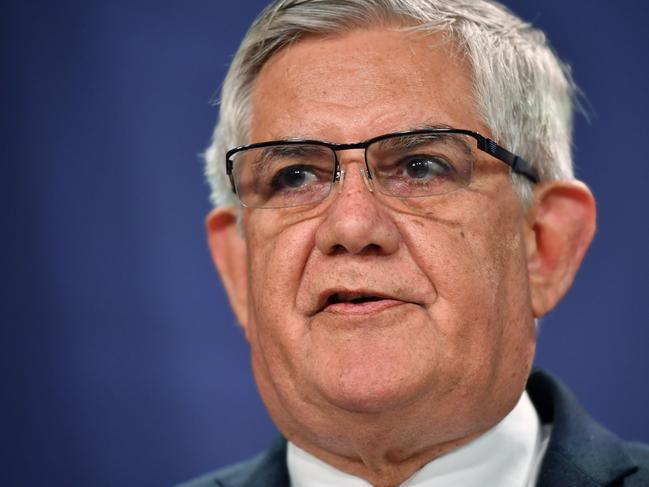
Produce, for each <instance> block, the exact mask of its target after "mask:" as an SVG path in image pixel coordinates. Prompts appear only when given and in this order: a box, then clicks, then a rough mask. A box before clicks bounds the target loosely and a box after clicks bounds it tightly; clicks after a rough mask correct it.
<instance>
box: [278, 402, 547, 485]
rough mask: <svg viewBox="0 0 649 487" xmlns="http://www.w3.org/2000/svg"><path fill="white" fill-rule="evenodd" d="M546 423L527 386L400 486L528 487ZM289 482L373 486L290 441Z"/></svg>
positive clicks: (538, 459) (542, 448)
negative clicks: (466, 439) (480, 428)
mask: <svg viewBox="0 0 649 487" xmlns="http://www.w3.org/2000/svg"><path fill="white" fill-rule="evenodd" d="M548 440H549V429H547V428H544V429H543V430H542V429H541V426H540V421H539V417H538V415H537V413H536V410H535V409H534V406H533V405H532V401H531V400H530V398H529V396H528V395H527V392H523V395H522V396H521V398H520V400H519V401H518V404H517V405H516V407H514V409H513V410H512V411H511V412H510V413H509V414H508V415H507V416H505V418H504V419H503V420H502V421H501V422H500V423H498V424H497V425H496V426H494V427H493V428H491V429H490V430H489V431H487V432H486V433H484V434H483V435H481V436H479V437H478V438H476V439H475V440H473V441H471V442H470V443H468V444H466V445H464V446H462V447H460V448H458V449H457V450H454V451H452V452H450V453H447V454H446V455H443V456H441V457H439V458H437V459H435V460H433V461H432V462H430V463H428V464H426V465H424V466H423V467H422V468H421V469H420V470H418V471H417V472H415V474H414V475H413V476H412V477H410V478H409V479H408V480H407V481H406V482H404V483H403V484H401V486H402V487H448V486H459V485H461V486H462V487H484V486H485V485H498V486H499V487H530V486H533V485H534V484H535V483H536V478H537V477H538V470H539V466H540V464H541V459H542V457H543V454H544V453H545V449H546V448H547V443H548ZM287 465H288V471H289V475H290V478H291V487H331V486H336V487H371V485H370V484H369V483H368V482H367V481H365V480H363V479H360V478H358V477H354V476H353V475H349V474H347V473H345V472H342V471H340V470H338V469H336V468H334V467H332V466H331V465H329V464H327V463H324V462H323V461H321V460H319V459H317V458H316V457H314V456H313V455H311V454H309V453H307V452H306V451H304V450H302V449H301V448H299V447H297V446H296V445H294V444H293V443H290V442H289V444H288V450H287Z"/></svg>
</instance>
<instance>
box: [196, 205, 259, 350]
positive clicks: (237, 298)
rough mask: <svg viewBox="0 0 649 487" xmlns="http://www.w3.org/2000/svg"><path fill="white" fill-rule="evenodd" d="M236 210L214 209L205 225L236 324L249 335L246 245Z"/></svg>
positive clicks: (227, 208)
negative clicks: (238, 223)
mask: <svg viewBox="0 0 649 487" xmlns="http://www.w3.org/2000/svg"><path fill="white" fill-rule="evenodd" d="M237 212H238V209H237V208H236V207H226V208H216V209H214V210H212V211H211V212H210V214H209V215H208V216H207V219H206V221H205V227H206V230H207V241H208V245H209V247H210V252H211V253H212V259H213V260H214V263H215V264H216V268H217V269H218V271H219V274H220V275H221V280H222V281H223V285H224V287H225V291H226V292H227V294H228V298H229V300H230V306H232V309H233V310H234V314H235V315H236V317H237V319H238V320H239V324H240V325H241V326H242V328H243V329H244V331H245V332H246V337H247V334H248V329H247V325H248V258H247V250H246V242H245V240H244V238H243V236H242V235H241V232H240V231H239V228H238V225H237Z"/></svg>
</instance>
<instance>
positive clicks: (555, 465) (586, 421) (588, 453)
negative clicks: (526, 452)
mask: <svg viewBox="0 0 649 487" xmlns="http://www.w3.org/2000/svg"><path fill="white" fill-rule="evenodd" d="M527 391H528V393H529V395H530V397H531V398H532V402H533V403H534V406H535V407H536V410H537V412H538V413H539V416H540V418H541V422H542V423H548V422H551V423H552V435H551V437H550V443H549V445H548V450H547V452H546V454H545V457H544V459H543V463H542V465H541V472H540V475H539V480H538V483H537V487H572V486H574V487H577V486H579V487H603V486H614V485H616V484H618V483H619V482H620V481H622V479H624V477H626V476H628V475H630V474H632V473H634V472H635V471H637V466H636V465H635V464H634V462H633V461H632V460H631V458H630V457H629V455H628V454H627V453H626V450H625V448H624V445H623V444H622V442H621V441H620V440H619V438H617V437H616V436H615V435H613V434H612V433H610V432H609V431H607V430H605V429H604V428H602V427H601V426H600V425H598V424H597V423H596V422H595V421H594V420H593V419H592V418H591V417H590V416H589V415H588V414H587V413H586V411H584V410H583V409H582V407H581V406H580V405H579V404H578V403H577V400H576V399H575V397H574V396H573V395H572V393H571V392H570V391H569V390H568V389H567V388H566V387H565V386H564V385H563V384H561V383H560V382H558V381H557V380H556V379H554V378H552V377H551V376H549V375H548V374H545V373H543V372H538V371H537V372H534V373H532V375H531V376H530V379H529V381H528V385H527Z"/></svg>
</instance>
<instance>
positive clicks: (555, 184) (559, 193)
mask: <svg viewBox="0 0 649 487" xmlns="http://www.w3.org/2000/svg"><path fill="white" fill-rule="evenodd" d="M534 194H535V199H534V204H533V205H532V207H531V208H530V210H529V212H528V217H527V221H528V225H529V226H528V228H529V231H528V233H527V236H526V245H527V266H528V275H529V283H530V293H531V301H532V311H533V313H534V316H535V317H536V318H540V317H541V316H543V315H545V314H546V313H548V312H549V311H550V310H551V309H552V308H554V307H555V306H556V304H557V303H558V302H559V300H560V299H561V298H562V297H563V296H564V294H565V293H566V292H567V291H568V289H569V288H570V286H571V284H572V282H573V280H574V278H575V275H576V273H577V270H578V269H579V266H580V265H581V261H582V260H583V258H584V255H585V254H586V250H587V249H588V246H589V245H590V242H591V240H592V238H593V235H594V233H595V215H596V210H595V200H594V198H593V195H592V193H591V192H590V190H589V189H588V187H587V186H586V185H585V184H583V183H581V182H579V181H547V182H544V183H542V184H540V185H538V186H537V188H536V189H535V192H534Z"/></svg>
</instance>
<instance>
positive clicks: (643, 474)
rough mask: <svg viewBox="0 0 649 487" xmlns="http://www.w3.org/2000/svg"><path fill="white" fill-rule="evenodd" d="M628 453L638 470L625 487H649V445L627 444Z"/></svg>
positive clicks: (629, 478) (628, 479)
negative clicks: (648, 486)
mask: <svg viewBox="0 0 649 487" xmlns="http://www.w3.org/2000/svg"><path fill="white" fill-rule="evenodd" d="M626 447H627V452H628V454H629V456H630V457H631V458H632V459H633V461H634V462H635V463H636V466H637V467H638V470H637V471H636V472H635V473H633V474H632V475H630V476H629V477H628V478H627V482H628V484H626V483H625V484H624V485H625V487H626V486H627V485H628V486H629V487H636V486H637V487H646V486H647V485H649V445H645V444H643V443H627V444H626Z"/></svg>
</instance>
